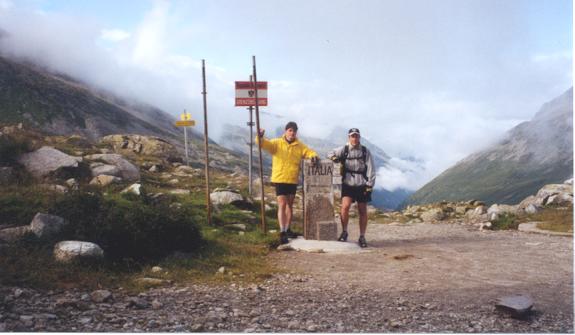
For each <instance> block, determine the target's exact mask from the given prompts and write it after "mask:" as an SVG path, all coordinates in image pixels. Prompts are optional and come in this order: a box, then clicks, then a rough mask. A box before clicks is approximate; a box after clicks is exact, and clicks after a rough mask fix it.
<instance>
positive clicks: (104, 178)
mask: <svg viewBox="0 0 575 335" xmlns="http://www.w3.org/2000/svg"><path fill="white" fill-rule="evenodd" d="M121 181H122V178H118V177H115V176H108V175H105V174H102V175H99V176H97V177H94V178H93V179H92V180H91V181H90V185H97V186H102V187H104V186H108V185H110V184H115V183H119V182H121Z"/></svg>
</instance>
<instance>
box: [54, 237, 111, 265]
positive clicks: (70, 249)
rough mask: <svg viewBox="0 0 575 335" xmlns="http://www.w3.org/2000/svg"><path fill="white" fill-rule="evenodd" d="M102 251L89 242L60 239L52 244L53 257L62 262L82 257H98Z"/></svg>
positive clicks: (102, 253)
mask: <svg viewBox="0 0 575 335" xmlns="http://www.w3.org/2000/svg"><path fill="white" fill-rule="evenodd" d="M103 257H104V251H103V250H102V248H100V246H98V245H97V244H95V243H91V242H83V241H62V242H59V243H57V244H56V245H55V246H54V258H55V259H56V260H57V261H59V262H63V263H68V262H71V261H75V260H83V259H100V258H103Z"/></svg>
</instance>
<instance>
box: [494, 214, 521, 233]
mask: <svg viewBox="0 0 575 335" xmlns="http://www.w3.org/2000/svg"><path fill="white" fill-rule="evenodd" d="M518 227H519V220H518V219H517V216H515V215H513V214H508V213H505V214H503V215H501V216H499V218H498V219H497V220H495V221H492V222H491V229H493V230H517V228H518Z"/></svg>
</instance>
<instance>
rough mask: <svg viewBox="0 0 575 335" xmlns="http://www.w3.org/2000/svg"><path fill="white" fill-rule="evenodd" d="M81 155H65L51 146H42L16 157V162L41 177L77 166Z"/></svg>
mask: <svg viewBox="0 0 575 335" xmlns="http://www.w3.org/2000/svg"><path fill="white" fill-rule="evenodd" d="M81 161H82V157H74V156H70V155H67V154H65V153H63V152H61V151H59V150H56V149H54V148H52V147H42V148H40V149H38V150H36V151H34V152H30V153H26V154H23V155H21V156H20V157H18V162H19V163H20V164H22V165H24V167H25V168H26V170H27V171H29V172H30V173H31V174H32V175H33V176H34V177H36V178H42V177H45V176H47V175H49V174H50V173H53V172H56V171H58V170H59V169H63V168H77V167H78V163H79V162H81Z"/></svg>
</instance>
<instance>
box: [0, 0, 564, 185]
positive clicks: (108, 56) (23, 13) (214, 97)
mask: <svg viewBox="0 0 575 335" xmlns="http://www.w3.org/2000/svg"><path fill="white" fill-rule="evenodd" d="M298 4H299V6H294V3H291V2H290V3H277V2H274V3H268V2H265V1H251V2H250V1H248V2H245V3H244V2H235V1H229V2H228V1H217V2H216V1H214V2H208V3H206V4H205V5H202V6H196V5H195V4H194V3H190V2H187V1H173V2H168V1H161V0H159V1H153V2H151V6H150V8H148V9H147V11H145V12H143V13H137V14H136V13H133V14H132V15H137V17H135V18H134V17H132V18H134V20H135V22H136V23H135V24H133V25H132V26H131V27H129V28H125V27H126V26H123V25H119V24H109V23H105V21H104V19H102V18H101V19H100V20H98V19H96V18H95V17H94V18H91V19H90V18H88V19H87V18H85V17H82V18H80V17H76V16H73V15H64V14H59V13H56V12H40V11H38V10H24V9H21V8H19V7H18V6H17V5H16V4H15V3H14V2H12V1H9V0H0V29H1V30H2V31H5V32H6V33H7V34H6V35H7V36H6V37H3V38H0V52H2V53H3V54H5V55H10V56H14V57H20V58H26V59H29V60H33V61H37V62H40V63H42V64H44V65H46V66H48V67H49V68H51V69H53V70H56V71H60V72H64V73H68V74H70V75H72V76H75V77H78V78H80V79H81V80H84V81H86V82H88V83H91V84H93V85H95V86H97V87H100V88H105V89H108V90H110V91H113V92H116V93H117V94H119V95H122V96H125V97H128V98H134V99H138V100H140V101H143V102H146V103H149V104H152V105H155V106H158V107H160V108H162V109H163V110H165V111H166V112H168V113H170V114H172V115H174V117H176V116H177V115H179V114H180V113H181V112H182V111H183V109H187V110H188V111H190V112H191V113H192V116H193V118H194V119H196V120H198V121H200V120H202V118H203V117H202V96H201V91H202V85H201V60H202V59H206V73H207V91H208V111H209V113H210V116H209V117H210V135H211V136H212V137H213V138H214V139H217V138H218V137H219V136H220V134H221V129H220V127H221V126H222V125H223V124H224V123H231V124H235V125H245V122H246V121H247V119H248V113H247V112H246V111H245V109H244V108H237V107H234V106H233V99H234V89H233V85H234V81H235V80H247V79H248V78H249V75H250V74H251V69H252V68H251V56H252V55H254V54H255V55H257V56H258V79H259V80H266V81H268V82H269V85H270V86H269V87H270V89H269V91H268V97H269V100H270V106H269V107H265V108H262V115H261V119H262V120H261V121H262V125H263V127H265V128H266V129H270V130H271V129H275V128H276V127H278V126H282V125H283V124H285V122H287V121H289V120H294V121H296V122H298V124H299V125H300V129H301V133H302V134H305V135H308V136H314V137H323V136H327V135H328V134H329V133H330V132H331V130H332V129H333V128H334V127H344V128H349V127H352V126H353V127H358V128H360V129H361V130H362V134H363V135H364V137H366V138H367V139H369V140H370V141H371V142H374V143H375V144H377V145H378V146H380V147H381V148H382V149H384V150H385V151H386V152H387V153H388V154H390V155H391V156H394V157H398V158H397V161H395V164H396V165H394V167H395V168H389V169H388V170H389V171H388V170H381V171H379V174H380V177H379V178H380V179H381V185H384V186H385V185H388V186H386V188H387V187H404V188H408V189H413V188H417V187H419V186H420V185H421V184H422V183H425V182H426V181H429V180H430V179H431V178H433V177H434V176H436V175H438V174H439V173H440V172H442V171H443V170H444V169H446V168H448V167H449V166H451V165H452V164H454V163H456V162H457V161H459V160H461V159H462V158H464V157H465V156H467V155H468V154H470V153H472V152H474V151H477V150H480V149H482V148H484V147H486V146H488V145H490V144H492V143H494V142H495V141H497V140H498V139H499V138H500V137H501V136H502V135H503V133H504V132H505V131H506V130H508V129H510V128H511V127H513V126H514V125H516V124H518V123H519V122H522V121H525V120H528V119H530V118H531V117H532V116H533V115H534V114H535V113H536V112H537V110H538V109H539V107H540V106H541V105H542V104H543V103H544V102H546V101H548V100H550V99H552V98H554V97H555V96H557V95H559V94H560V93H562V92H563V91H564V90H566V89H567V88H568V87H569V86H570V85H571V84H572V74H571V71H572V66H571V59H572V55H571V54H572V53H571V51H570V50H569V48H564V47H561V48H559V49H558V50H555V49H548V48H535V47H534V45H535V44H536V43H534V42H533V38H534V37H533V36H534V35H533V34H530V31H533V30H542V31H543V29H544V27H546V25H545V24H543V23H541V25H540V26H533V25H534V23H532V22H530V21H528V20H527V19H526V18H525V15H524V13H523V12H522V11H523V10H524V8H523V7H524V6H525V4H524V2H521V1H518V2H513V1H505V2H502V1H488V0H483V1H466V2H460V1H451V0H444V1H432V2H431V1H416V0H412V1H410V2H408V4H405V3H404V2H400V1H368V0H365V1H361V2H359V3H357V4H355V3H354V4H353V5H351V3H350V2H348V1H336V0H333V1H319V0H318V1H312V2H301V3H298ZM342 11H345V12H346V13H347V15H346V20H341V17H342V16H341V12H342ZM253 13H257V14H259V15H256V17H255V18H254V19H253V20H246V19H245V17H246V16H247V15H248V14H250V15H251V14H253ZM126 15H127V14H126ZM103 17H106V15H105V13H104V15H103ZM296 18H297V24H294V22H295V20H296ZM537 24H539V23H537ZM117 27H124V29H118V28H117ZM542 27H543V28H542ZM254 32H257V33H255V34H254ZM541 36H544V37H545V39H546V40H549V43H548V44H549V45H552V44H553V45H562V44H561V43H563V44H565V41H562V40H560V39H559V38H558V37H557V36H556V35H549V34H544V33H542V34H541ZM566 44H568V45H569V46H571V42H570V41H568V42H566ZM546 45H547V44H546ZM266 113H268V114H266ZM407 156H413V157H416V158H418V159H420V160H422V162H421V163H418V164H416V166H413V167H409V166H408V165H409V164H411V163H410V162H411V161H410V160H407V159H405V157H407ZM406 171H407V172H406ZM402 173H403V174H402ZM378 183H379V182H378Z"/></svg>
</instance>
